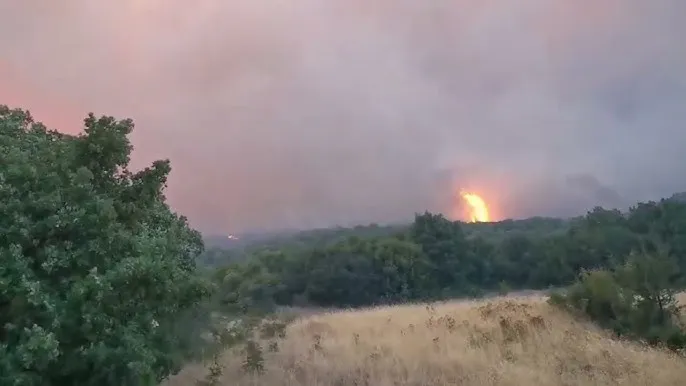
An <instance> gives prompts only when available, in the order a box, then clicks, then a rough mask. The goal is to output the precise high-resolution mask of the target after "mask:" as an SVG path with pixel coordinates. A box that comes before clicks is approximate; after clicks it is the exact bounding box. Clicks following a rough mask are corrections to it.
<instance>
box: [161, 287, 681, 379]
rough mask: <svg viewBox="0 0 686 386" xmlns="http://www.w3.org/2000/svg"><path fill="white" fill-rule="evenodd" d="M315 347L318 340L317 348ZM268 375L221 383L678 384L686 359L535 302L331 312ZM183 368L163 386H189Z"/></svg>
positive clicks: (299, 334) (230, 374) (296, 337)
mask: <svg viewBox="0 0 686 386" xmlns="http://www.w3.org/2000/svg"><path fill="white" fill-rule="evenodd" d="M318 341H319V343H317V342H318ZM265 358H266V360H265V369H266V372H265V373H264V375H262V376H248V375H244V374H243V372H242V371H241V369H240V362H241V359H242V358H241V357H240V356H238V355H234V356H232V357H229V358H228V359H226V366H227V368H226V372H225V376H224V379H223V383H222V384H223V385H269V386H272V385H312V386H315V385H321V386H324V385H326V386H329V385H331V386H334V385H337V386H338V385H375V386H387V385H511V386H521V385H546V386H557V385H584V386H585V385H650V386H667V385H675V386H676V385H684V384H686V383H684V382H685V381H684V380H686V360H684V359H680V358H677V357H675V356H673V355H671V354H670V353H667V352H664V351H660V350H656V349H649V348H646V347H643V346H641V345H640V344H637V343H631V342H622V341H616V340H613V339H611V338H610V337H609V336H608V334H606V333H605V332H603V331H600V330H599V329H598V328H596V327H595V326H594V325H592V324H589V323H586V322H582V321H576V320H574V319H573V318H571V317H570V316H568V315H567V314H565V313H563V312H561V311H559V310H556V309H554V308H552V307H550V306H548V305H547V304H546V303H545V301H544V299H543V298H542V297H540V296H538V297H534V296H530V297H505V298H496V299H489V300H484V301H473V302H466V301H465V302H453V303H445V304H438V305H435V306H433V307H427V306H423V305H422V306H420V305H414V306H413V305H408V306H399V307H384V308H376V309H370V310H362V311H350V312H335V313H328V314H322V315H314V316H308V317H306V318H303V319H301V320H299V321H297V322H296V323H294V324H293V325H291V326H290V327H289V330H288V336H287V338H286V340H285V341H283V342H281V345H280V350H279V352H276V353H265ZM203 373H204V371H202V369H200V368H194V367H190V368H188V369H186V370H185V371H184V372H183V373H182V374H180V375H179V376H177V377H176V378H174V379H172V380H171V381H170V382H169V383H168V385H167V386H181V385H184V386H185V385H192V384H193V379H197V378H198V377H200V376H202V374H203Z"/></svg>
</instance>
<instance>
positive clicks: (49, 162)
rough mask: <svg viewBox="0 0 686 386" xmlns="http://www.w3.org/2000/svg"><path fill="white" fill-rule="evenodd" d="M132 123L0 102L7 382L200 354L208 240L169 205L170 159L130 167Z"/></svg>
mask: <svg viewBox="0 0 686 386" xmlns="http://www.w3.org/2000/svg"><path fill="white" fill-rule="evenodd" d="M132 129H133V123H132V121H130V120H122V121H117V120H115V119H114V118H112V117H101V118H96V117H95V116H94V115H92V114H90V115H89V116H88V117H87V118H86V119H85V130H84V133H83V134H81V135H79V136H68V135H63V134H60V133H57V132H55V131H49V130H47V129H46V128H45V126H43V125H42V124H40V123H36V122H34V121H33V119H32V118H31V116H30V114H29V113H28V112H25V111H22V110H11V109H9V108H7V107H6V106H0V260H1V261H2V265H0V384H3V385H22V386H23V385H41V386H42V385H76V384H78V385H96V384H97V385H124V384H125V385H141V384H156V383H157V382H158V381H159V380H161V379H162V378H164V377H165V376H166V375H168V374H170V373H173V372H174V371H176V370H178V369H179V368H180V366H181V364H182V363H183V362H184V361H185V359H186V358H187V357H188V356H190V355H191V354H192V353H193V350H192V348H193V343H192V342H191V340H192V341H195V340H197V337H198V335H193V334H194V333H193V331H192V330H191V329H190V327H191V326H190V325H181V323H183V321H187V320H191V319H195V318H196V316H195V315H194V310H197V309H198V307H199V305H200V304H201V300H202V299H204V298H205V297H206V296H207V295H208V293H209V291H210V289H211V287H210V286H209V284H208V283H207V282H206V281H205V280H204V279H203V278H201V277H200V276H199V275H198V274H197V273H196V267H195V258H196V256H197V255H198V254H199V253H201V252H202V250H203V243H202V240H201V238H200V235H199V234H198V233H197V232H196V231H194V230H192V229H191V228H190V227H189V225H188V223H187V221H186V219H185V218H184V217H181V216H178V215H176V214H174V213H173V212H172V211H171V210H170V209H169V207H168V206H167V204H166V203H165V197H164V195H163V188H164V187H165V184H166V180H167V175H168V174H169V172H170V164H169V161H156V162H154V163H153V164H152V166H150V167H148V168H145V169H143V170H141V171H139V172H136V173H133V172H131V171H129V170H128V163H129V156H130V153H131V151H132V146H131V144H130V142H129V140H128V138H127V136H128V135H129V133H130V132H131V131H132ZM184 316H186V319H184ZM180 328H183V333H182V332H181V330H180Z"/></svg>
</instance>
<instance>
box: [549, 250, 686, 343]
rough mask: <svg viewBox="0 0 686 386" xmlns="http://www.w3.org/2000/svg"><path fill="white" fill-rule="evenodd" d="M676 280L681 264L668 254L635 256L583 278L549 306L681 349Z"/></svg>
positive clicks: (684, 335)
mask: <svg viewBox="0 0 686 386" xmlns="http://www.w3.org/2000/svg"><path fill="white" fill-rule="evenodd" d="M677 277H678V269H677V265H676V264H675V262H674V261H673V260H672V259H671V258H669V257H668V256H667V255H666V254H664V253H656V254H646V253H641V254H638V253H632V254H631V256H629V259H628V260H627V262H626V263H625V264H624V265H621V266H619V267H618V268H616V269H615V270H612V271H610V270H595V271H586V272H584V273H582V275H581V277H580V279H579V280H578V282H577V283H575V284H574V285H572V286H571V287H570V288H568V289H567V291H566V293H564V294H563V293H556V294H553V295H552V296H551V298H550V302H551V303H552V304H555V305H558V306H563V307H565V308H567V309H571V310H576V311H580V312H582V313H584V314H585V315H587V316H588V317H590V318H591V319H592V320H594V321H596V322H598V324H600V325H601V326H603V327H605V328H610V329H612V330H613V331H614V332H615V333H616V334H617V335H619V336H629V337H633V338H638V339H644V340H646V341H648V342H649V343H650V344H654V345H657V344H664V345H666V346H668V347H669V348H671V349H674V350H680V349H683V348H684V347H686V330H685V329H684V324H683V321H682V315H681V312H680V309H679V307H678V306H677V301H676V298H675V294H676V278H677Z"/></svg>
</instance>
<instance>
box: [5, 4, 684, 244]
mask: <svg viewBox="0 0 686 386" xmlns="http://www.w3.org/2000/svg"><path fill="white" fill-rule="evenodd" d="M684 14H686V3H684V2H683V1H679V0H654V1H650V2H646V1H642V0H601V1H592V2H591V1H573V0H565V1H557V2H550V1H544V0H518V1H509V2H506V3H505V2H497V3H493V4H491V3H488V2H482V1H475V0H460V1H448V0H438V1H432V2H418V1H409V0H401V1H398V0H393V1H391V0H381V1H376V2H368V1H361V0H355V1H350V0H331V1H315V0H302V1H299V2H297V3H294V2H285V1H267V0H249V1H248V0H236V1H231V2H226V1H219V0H216V1H209V0H208V1H204V2H202V3H199V4H197V5H192V6H189V4H188V3H187V2H183V1H180V0H164V1H161V0H157V1H153V0H149V1H133V0H119V1H98V2H92V1H86V0H72V1H69V2H68V3H64V4H63V3H62V2H60V3H59V4H57V2H56V3H55V4H53V3H50V2H45V1H38V0H24V1H6V2H2V3H1V4H0V52H1V53H2V54H0V99H2V103H6V104H9V105H11V106H17V107H25V108H28V109H30V110H31V111H32V112H33V113H34V116H36V117H37V119H39V120H41V121H44V122H45V123H46V124H48V126H50V127H55V128H58V129H61V130H63V131H70V132H72V133H73V132H74V131H73V130H74V128H76V127H79V125H80V121H81V119H82V118H83V112H84V111H94V112H96V113H98V114H108V115H110V114H111V115H116V116H121V117H131V118H133V119H134V120H135V122H136V123H137V124H138V125H139V126H140V127H141V128H142V129H140V130H137V131H134V134H133V137H132V141H133V144H134V145H135V147H136V150H135V152H134V155H133V161H132V162H133V164H134V165H137V166H141V165H147V164H149V163H150V162H151V161H152V160H155V159H159V158H162V157H169V158H170V159H171V161H172V162H173V164H174V167H175V168H174V172H173V173H172V175H171V176H170V180H169V189H168V192H167V194H168V196H169V200H170V204H171V205H172V206H173V207H174V208H175V209H177V210H179V211H180V212H181V213H184V214H185V215H187V216H188V217H189V219H190V221H191V223H192V224H193V226H195V227H197V228H199V229H201V230H203V231H212V232H220V231H231V232H234V231H239V230H245V229H256V228H258V229H266V228H288V227H303V228H304V227H315V226H328V225H332V224H341V225H352V224H357V223H368V222H395V221H405V220H411V218H410V217H411V214H412V213H413V212H421V211H424V210H430V211H435V212H445V213H450V210H451V205H452V201H453V199H454V197H453V194H454V190H453V189H454V188H455V187H457V186H459V187H465V188H470V189H475V190H479V192H480V193H481V194H483V195H484V196H486V198H487V201H490V202H491V204H493V205H495V206H497V212H498V213H500V214H501V217H525V216H530V215H565V216H566V215H576V214H581V213H583V212H584V210H586V209H587V208H590V207H593V206H595V205H603V206H606V207H626V206H627V205H629V204H632V203H634V202H636V201H640V200H647V199H657V198H659V197H664V196H669V195H670V194H671V193H672V192H675V191H683V190H685V188H686V186H684V184H685V183H686V182H684V181H686V178H685V177H686V176H685V175H684V173H685V172H684V168H683V165H684V161H686V159H684V157H686V156H685V155H684V152H683V144H684V143H685V141H686V138H685V137H686V134H685V133H686V131H684V122H686V110H685V109H684V108H683V101H684V100H686V45H684V44H683V42H681V39H682V37H683V36H686V31H684V29H686V27H684V23H683V21H682V20H681V19H682V18H683V15H684ZM618 192H619V193H618ZM620 193H621V194H620Z"/></svg>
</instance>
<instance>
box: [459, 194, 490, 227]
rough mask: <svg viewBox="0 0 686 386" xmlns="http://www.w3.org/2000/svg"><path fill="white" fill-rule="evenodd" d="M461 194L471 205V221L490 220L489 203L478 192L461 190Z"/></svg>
mask: <svg viewBox="0 0 686 386" xmlns="http://www.w3.org/2000/svg"><path fill="white" fill-rule="evenodd" d="M460 196H462V198H463V199H464V200H465V202H466V203H467V205H469V208H470V211H469V221H470V222H489V221H490V220H491V217H490V216H489V214H488V205H486V202H485V201H484V200H483V198H481V197H480V196H479V195H478V194H476V193H469V192H460Z"/></svg>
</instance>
